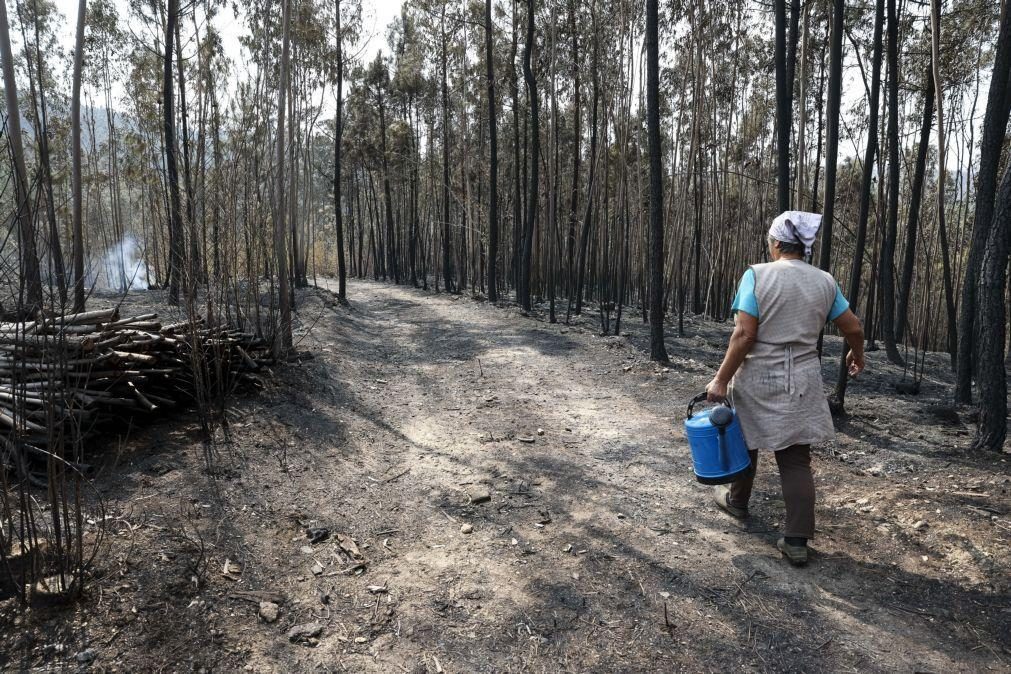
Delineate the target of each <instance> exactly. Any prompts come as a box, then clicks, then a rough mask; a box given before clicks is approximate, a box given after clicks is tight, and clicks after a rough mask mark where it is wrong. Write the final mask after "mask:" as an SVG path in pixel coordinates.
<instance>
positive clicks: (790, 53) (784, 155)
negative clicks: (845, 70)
mask: <svg viewBox="0 0 1011 674" xmlns="http://www.w3.org/2000/svg"><path fill="white" fill-rule="evenodd" d="M773 4H774V5H775V20H776V52H775V53H776V58H775V61H776V136H777V142H776V165H777V167H776V188H777V189H776V194H777V203H778V204H779V210H780V211H781V212H782V211H788V210H790V131H791V130H792V127H793V79H794V69H795V64H796V59H797V17H798V14H799V12H800V0H790V25H789V33H790V35H789V40H788V39H787V17H786V0H774V3H773Z"/></svg>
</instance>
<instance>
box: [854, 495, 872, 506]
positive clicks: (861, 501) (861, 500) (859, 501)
mask: <svg viewBox="0 0 1011 674" xmlns="http://www.w3.org/2000/svg"><path fill="white" fill-rule="evenodd" d="M870 502H871V500H870V499H869V498H867V497H866V496H864V497H863V498H858V499H857V505H861V506H862V505H867V504H868V503H870Z"/></svg>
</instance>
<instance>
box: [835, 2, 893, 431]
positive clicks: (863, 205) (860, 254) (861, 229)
mask: <svg viewBox="0 0 1011 674" xmlns="http://www.w3.org/2000/svg"><path fill="white" fill-rule="evenodd" d="M875 4H876V9H875V11H874V38H873V42H872V43H871V44H872V45H873V49H874V55H873V57H872V63H871V94H870V100H869V101H868V103H867V105H868V109H869V115H868V121H867V149H866V152H865V153H864V165H863V182H862V186H861V188H860V215H859V216H858V220H857V238H856V243H855V244H854V248H853V265H852V267H851V268H850V284H849V293H848V297H849V302H850V305H851V306H854V307H855V306H857V301H858V299H859V296H860V274H861V272H862V271H863V262H864V248H865V246H866V244H867V219H868V217H869V216H870V208H871V185H872V184H873V182H874V159H875V157H876V156H877V152H878V107H879V101H880V94H881V51H882V48H881V42H882V40H881V32H882V27H883V24H884V19H885V0H877V2H876V3H875ZM848 352H849V351H848V349H847V348H846V347H845V345H844V347H843V354H842V358H841V359H840V361H839V378H838V380H837V381H836V387H835V393H834V394H833V401H832V402H833V407H834V408H835V410H836V411H838V412H841V411H842V410H843V408H844V405H845V401H846V384H847V382H848V377H849V373H848V371H847V366H846V355H847V353H848Z"/></svg>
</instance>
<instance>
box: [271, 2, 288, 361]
mask: <svg viewBox="0 0 1011 674" xmlns="http://www.w3.org/2000/svg"><path fill="white" fill-rule="evenodd" d="M282 1H283V3H284V8H283V14H282V19H281V22H282V23H281V78H280V82H279V86H278V96H277V135H276V137H275V138H274V141H275V142H276V143H277V148H276V154H275V156H274V159H275V161H276V162H277V165H276V166H275V167H274V168H275V170H276V172H277V182H276V186H275V192H274V198H275V200H276V203H275V205H274V257H275V264H276V266H277V284H278V293H277V294H278V306H279V308H280V314H281V316H280V323H279V325H278V326H277V331H278V333H279V334H275V335H274V347H273V350H274V356H275V357H276V358H283V357H284V356H285V354H286V353H287V352H288V350H289V349H291V346H292V339H291V289H290V284H289V279H288V254H287V251H286V250H285V240H286V239H287V237H286V236H285V228H284V217H285V212H286V211H285V208H284V199H285V192H284V187H285V183H284V168H285V156H284V131H285V126H284V116H285V112H286V108H285V96H286V94H287V93H288V79H289V72H288V66H289V63H288V62H289V60H290V54H291V45H290V41H291V40H290V35H291V0H282Z"/></svg>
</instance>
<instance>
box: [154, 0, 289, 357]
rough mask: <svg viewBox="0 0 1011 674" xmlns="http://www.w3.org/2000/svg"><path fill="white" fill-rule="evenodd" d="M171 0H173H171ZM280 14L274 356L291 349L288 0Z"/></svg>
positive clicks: (275, 208) (285, 1)
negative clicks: (287, 214) (287, 229)
mask: <svg viewBox="0 0 1011 674" xmlns="http://www.w3.org/2000/svg"><path fill="white" fill-rule="evenodd" d="M173 1H174V0H173ZM282 2H283V10H282V11H283V14H282V19H281V22H282V23H281V78H280V83H279V86H278V96H277V99H278V100H277V136H276V138H275V139H274V140H275V142H276V143H277V148H276V154H275V156H274V159H275V161H276V162H277V165H276V166H275V167H274V168H275V170H276V172H277V182H276V185H275V193H274V198H275V199H276V203H275V206H274V256H275V264H276V266H277V270H276V271H277V284H278V293H277V294H278V306H279V309H280V314H281V315H280V322H279V325H278V326H277V330H278V333H279V334H275V336H274V346H273V351H274V357H275V358H283V357H284V356H285V355H286V354H287V352H288V351H289V350H290V349H291V346H292V338H291V290H290V284H289V279H288V255H287V251H286V250H285V240H286V238H287V237H286V236H285V228H284V218H285V212H286V211H285V208H284V199H285V193H284V185H285V183H284V178H285V176H284V168H285V156H284V130H285V125H284V124H285V120H284V117H285V112H286V108H285V96H286V94H287V93H288V78H289V72H288V63H289V60H290V54H291V45H290V41H291V40H290V35H291V0H282Z"/></svg>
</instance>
